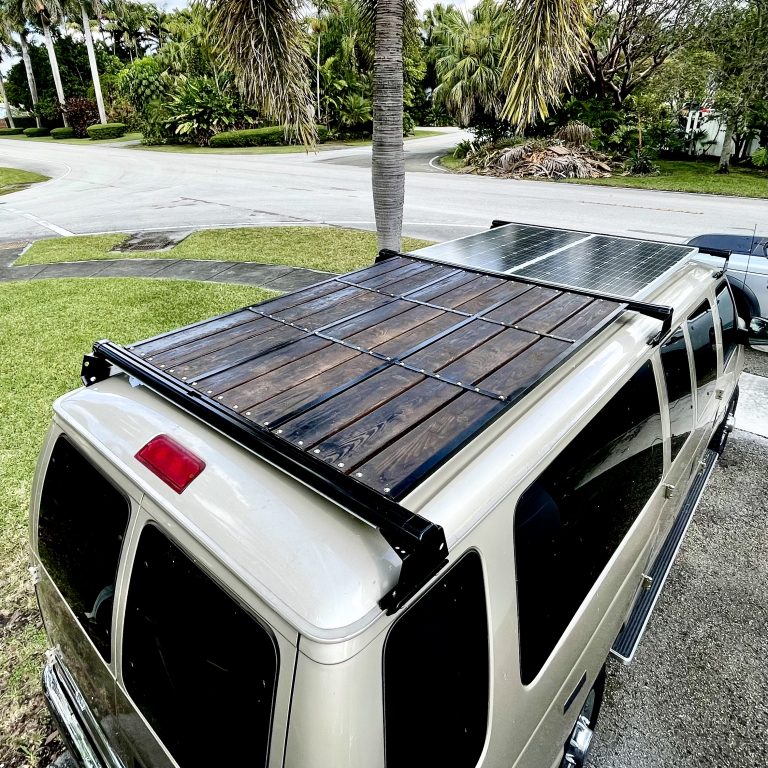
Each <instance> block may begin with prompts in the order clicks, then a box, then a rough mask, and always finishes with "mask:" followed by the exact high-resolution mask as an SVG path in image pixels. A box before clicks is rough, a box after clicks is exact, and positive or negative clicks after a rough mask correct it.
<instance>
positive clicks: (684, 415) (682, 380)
mask: <svg viewBox="0 0 768 768" xmlns="http://www.w3.org/2000/svg"><path fill="white" fill-rule="evenodd" d="M661 365H662V368H663V369H664V381H665V382H666V384H667V399H668V400H669V422H670V426H671V431H672V461H674V460H675V459H676V458H677V454H678V453H680V449H681V448H682V447H683V445H684V444H685V441H686V440H687V439H688V435H690V434H691V430H692V429H693V394H692V389H691V368H690V365H689V358H688V347H687V345H686V343H685V334H684V333H683V329H682V328H678V329H677V330H676V331H675V332H674V333H673V334H672V335H671V336H670V337H669V340H668V341H666V342H665V343H664V344H663V346H662V347H661Z"/></svg>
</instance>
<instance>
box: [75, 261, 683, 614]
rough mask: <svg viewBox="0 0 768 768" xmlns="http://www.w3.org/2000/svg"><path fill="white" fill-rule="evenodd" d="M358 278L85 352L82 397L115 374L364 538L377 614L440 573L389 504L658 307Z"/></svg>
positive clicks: (454, 278) (421, 522)
mask: <svg viewBox="0 0 768 768" xmlns="http://www.w3.org/2000/svg"><path fill="white" fill-rule="evenodd" d="M382 256H383V258H382V259H381V260H379V261H378V262H377V263H376V264H374V265H373V266H372V267H368V268H367V269H363V270H360V271H358V272H353V273H350V274H347V275H342V276H340V277H334V278H331V279H329V280H325V281H323V282H322V283H318V284H316V285H315V286H312V287H310V288H307V289H304V290H301V291H297V292H295V293H291V294H285V295H283V296H281V297H279V298H277V299H272V300H269V301H267V302H265V303H263V304H259V305H254V306H250V307H246V308H244V309H242V310H238V311H236V312H232V313H229V314H226V315H222V316H220V317H217V318H212V319H211V320H207V321H203V322H201V323H196V324H194V325H191V326H187V327H185V328H181V329H178V330H175V331H171V332H169V333H166V334H161V335H160V336H157V337H154V338H152V339H147V340H145V341H141V342H137V343H136V344H133V345H130V346H129V347H123V346H120V345H118V344H114V343H113V342H110V341H107V340H105V341H100V342H97V343H96V344H94V347H93V354H91V355H86V356H85V358H84V361H83V369H82V376H83V382H84V383H85V385H86V386H89V385H92V384H94V383H96V382H97V381H101V380H103V379H104V378H106V377H108V376H111V375H113V374H115V373H118V372H119V371H123V372H125V373H126V374H128V375H129V376H131V377H133V378H135V379H137V380H138V381H140V382H142V383H143V384H146V385H147V386H149V387H150V388H152V389H153V390H155V391H156V392H158V393H159V394H160V395H162V396H163V397H165V398H167V399H168V400H170V401H171V402H173V403H175V404H177V405H178V406H179V407H181V408H183V409H184V410H186V411H188V412H189V413H191V414H193V415H195V416H196V417H198V418H200V419H201V420H202V421H204V422H205V423H207V424H209V425H211V426H212V427H214V428H216V429H218V430H219V431H221V432H222V433H224V434H226V435H228V436H230V437H231V438H232V439H234V440H236V441H237V442H239V443H241V444H242V445H243V446H245V447H246V448H248V449H249V450H251V451H253V452H254V453H255V454H257V455H259V456H261V457H263V458H264V459H266V460H267V461H269V462H271V463H272V464H274V465H275V466H277V467H279V468H280V469H281V470H283V471H285V472H287V473H289V474H290V475H291V476H292V477H294V478H296V479H298V480H299V481H301V482H303V483H305V484H306V485H308V486H309V487H311V488H313V489H314V490H316V491H317V492H319V493H321V494H322V495H324V496H326V497H327V498H329V499H331V500H332V501H334V502H336V503H337V504H339V505H340V506H342V507H343V508H344V509H346V510H348V511H349V512H350V513H352V514H353V515H355V516H357V517H359V518H360V519H362V520H364V521H365V522H367V523H369V524H370V525H373V526H375V527H376V528H377V529H378V530H379V531H380V532H381V534H382V536H383V537H384V538H385V539H386V541H387V542H388V543H389V544H390V546H392V548H393V549H394V551H395V552H396V553H397V555H398V556H399V557H400V559H401V560H402V568H401V572H400V577H399V581H398V583H397V585H396V586H395V587H394V588H393V589H392V590H390V592H389V593H388V594H386V595H385V596H384V597H383V598H382V599H381V601H380V606H381V608H382V609H384V610H386V611H388V612H390V613H392V612H394V611H396V610H398V608H400V607H401V606H402V605H403V604H404V603H405V602H406V601H407V600H408V599H409V598H410V597H411V596H413V595H414V594H415V593H416V592H417V591H418V590H419V589H420V588H421V587H422V586H423V585H424V584H425V583H426V582H427V581H428V580H429V579H430V577H431V576H432V575H433V574H434V573H436V572H437V571H439V570H440V568H442V567H443V566H444V565H445V563H446V562H447V555H448V550H447V545H446V539H445V535H444V532H443V530H442V528H441V527H440V526H439V525H436V524H434V523H432V522H431V521H429V520H426V519H425V518H423V517H421V516H420V515H418V514H414V513H413V512H411V511H410V510H408V509H407V508H406V507H404V506H403V505H402V503H400V502H401V500H402V499H403V498H404V497H405V496H407V495H408V494H409V493H410V492H411V491H412V490H413V489H414V488H415V487H416V486H417V485H418V484H419V483H421V482H422V481H423V480H424V479H425V478H426V477H427V476H428V475H429V474H431V473H432V472H434V471H435V470H436V469H438V468H439V467H440V466H442V465H443V464H444V463H445V462H446V461H447V460H448V459H449V458H451V457H452V456H453V455H454V454H456V453H457V452H458V451H459V450H461V449H462V448H463V447H464V446H465V445H467V443H469V442H470V441H471V440H473V439H474V438H475V437H477V436H478V435H479V434H480V433H481V432H482V431H483V430H485V429H486V428H487V427H488V426H490V424H491V423H493V422H494V421H495V420H496V419H497V418H498V417H499V416H501V415H502V414H503V413H505V412H506V411H507V410H508V409H509V408H510V407H512V406H513V405H514V404H515V403H517V402H519V401H520V399H521V398H523V397H524V396H525V395H526V394H527V393H528V392H530V391H531V390H532V389H534V388H535V387H536V386H537V385H538V384H539V383H540V382H541V381H542V380H543V379H545V378H546V377H547V376H549V375H550V374H551V373H552V372H553V371H555V370H556V369H557V368H558V367H559V366H560V365H562V364H563V363H564V362H565V361H566V360H567V359H569V358H570V357H572V356H573V354H575V352H576V351H577V350H578V349H580V348H581V347H582V346H583V345H584V344H585V343H587V342H588V341H589V340H590V339H592V338H593V337H594V336H595V335H596V334H598V333H600V332H601V331H602V330H603V329H604V328H605V327H607V326H608V325H609V324H611V323H612V322H613V321H614V320H615V319H616V318H617V317H619V316H620V315H622V314H623V313H624V312H625V311H626V310H634V311H640V312H644V313H645V314H648V315H650V316H652V317H655V318H657V319H659V320H662V332H665V329H668V328H669V325H670V323H671V314H672V311H671V309H670V308H668V307H659V306H656V305H651V304H645V303H643V302H635V301H633V300H628V299H626V298H623V297H612V296H609V295H604V294H595V293H589V292H587V291H583V290H573V289H569V288H563V287H561V286H556V285H552V284H546V283H544V282H543V281H535V280H528V279H521V278H518V277H512V276H509V275H503V274H502V275H496V274H491V273H489V272H483V271H481V270H477V269H472V268H465V267H457V266H456V265H453V264H441V263H435V262H433V261H430V260H427V259H420V258H417V257H414V256H407V255H402V254H394V253H384V254H383V255H382Z"/></svg>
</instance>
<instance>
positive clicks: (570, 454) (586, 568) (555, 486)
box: [515, 363, 664, 683]
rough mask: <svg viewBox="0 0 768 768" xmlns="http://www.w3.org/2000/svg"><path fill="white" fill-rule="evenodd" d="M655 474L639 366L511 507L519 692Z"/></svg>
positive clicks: (648, 373) (648, 378)
mask: <svg viewBox="0 0 768 768" xmlns="http://www.w3.org/2000/svg"><path fill="white" fill-rule="evenodd" d="M663 468H664V459H663V439H662V432H661V417H660V414H659V401H658V394H657V390H656V382H655V379H654V376H653V368H652V366H651V364H650V363H646V364H645V365H643V367H642V368H640V370H639V371H638V372H637V373H636V374H635V375H634V376H633V377H632V378H631V379H630V381H629V382H627V384H625V385H624V386H623V387H622V389H621V390H620V391H619V392H618V394H616V395H615V396H614V397H613V399H612V400H611V401H610V402H609V403H608V404H607V405H606V406H605V407H604V408H603V409H602V410H601V411H600V412H599V413H598V414H597V416H595V417H594V418H593V419H592V420H591V421H590V422H589V424H587V426H586V427H585V428H584V429H583V430H582V431H581V432H580V433H579V434H578V435H577V436H576V437H575V438H574V439H573V440H572V441H571V443H570V444H569V445H568V446H566V448H565V449H564V450H563V452H562V453H561V454H560V455H559V456H558V457H557V458H556V459H555V460H554V461H553V462H552V464H550V465H549V467H548V468H547V469H546V470H545V471H544V472H543V473H542V474H541V475H540V476H539V478H538V479H537V480H536V482H534V483H533V484H532V485H531V486H530V487H529V488H528V489H527V490H526V491H525V493H524V494H523V495H522V496H521V497H520V500H519V502H518V505H517V509H516V511H515V560H516V567H517V598H518V617H519V630H520V666H521V677H522V680H523V682H524V683H529V682H530V681H531V680H533V678H534V677H535V676H536V675H537V674H538V672H539V670H540V669H541V667H542V665H543V664H544V662H545V661H546V660H547V657H548V656H549V655H550V653H551V652H552V650H553V648H554V647H555V645H556V644H557V641H558V640H559V639H560V636H561V635H562V634H563V631H564V630H565V628H566V627H567V626H568V624H569V623H570V621H571V619H572V618H573V615H574V614H575V613H576V611H577V610H578V608H579V606H580V605H581V603H582V602H583V601H584V598H585V597H586V595H587V593H588V592H589V590H590V589H591V588H592V585H593V584H594V583H595V581H596V580H597V578H598V576H599V575H600V573H601V572H602V570H603V568H604V567H605V565H606V563H607V562H608V560H609V559H610V557H611V555H613V553H614V551H615V550H616V548H617V547H618V545H619V544H620V543H621V541H622V539H623V538H624V536H625V535H626V533H627V531H628V530H629V528H630V526H631V525H632V523H633V522H634V520H635V518H636V517H637V516H638V514H639V513H640V511H641V510H642V509H643V507H644V506H645V504H646V502H647V501H648V499H649V498H650V496H651V494H652V493H653V491H654V489H655V488H656V486H657V485H658V483H659V482H660V480H661V475H662V471H663Z"/></svg>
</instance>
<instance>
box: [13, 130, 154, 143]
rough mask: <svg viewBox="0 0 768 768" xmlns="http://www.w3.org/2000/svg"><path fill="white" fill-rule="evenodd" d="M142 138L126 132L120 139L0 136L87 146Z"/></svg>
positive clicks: (19, 139)
mask: <svg viewBox="0 0 768 768" xmlns="http://www.w3.org/2000/svg"><path fill="white" fill-rule="evenodd" d="M140 138H141V134H140V133H126V134H125V136H121V137H120V138H119V139H99V140H94V139H54V138H53V136H39V137H38V138H34V139H32V138H30V137H29V136H24V135H23V134H22V135H20V136H0V139H9V140H10V141H28V142H34V143H36V144H39V143H40V142H52V143H56V144H78V145H80V146H85V145H86V144H90V145H92V146H96V145H98V144H117V143H119V142H123V141H136V140H138V139H140Z"/></svg>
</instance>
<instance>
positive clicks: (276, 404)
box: [248, 355, 382, 434]
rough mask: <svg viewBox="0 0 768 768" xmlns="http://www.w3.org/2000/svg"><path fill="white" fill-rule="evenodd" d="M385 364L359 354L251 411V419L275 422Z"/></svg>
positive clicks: (260, 421)
mask: <svg viewBox="0 0 768 768" xmlns="http://www.w3.org/2000/svg"><path fill="white" fill-rule="evenodd" d="M381 365H382V362H381V360H377V359H376V358H374V357H371V356H370V355H358V356H357V357H354V358H352V359H351V360H348V361H346V362H344V363H341V365H337V366H335V367H334V368H329V369H328V370H327V371H325V372H324V373H321V374H319V375H318V376H313V377H312V378H311V379H308V380H307V381H305V382H304V383H303V384H300V385H299V386H297V387H291V389H289V390H287V391H286V392H283V393H282V394H280V395H276V396H275V397H272V398H270V399H269V400H266V401H264V402H263V403H261V404H260V405H257V406H253V407H252V408H249V409H248V410H249V411H250V413H251V415H250V416H249V417H248V418H249V419H251V420H252V421H255V422H257V423H260V424H263V423H264V422H270V423H272V422H273V421H275V420H276V419H279V418H283V417H285V416H287V415H288V414H290V413H292V412H293V411H296V410H297V409H298V408H304V407H306V406H307V405H309V404H310V403H312V402H313V401H315V400H317V399H318V398H320V397H322V396H323V395H326V394H327V393H328V392H331V391H333V390H335V389H338V388H339V387H343V386H344V385H345V384H347V383H351V382H353V381H355V380H357V379H359V378H360V377H361V376H364V375H366V374H368V373H370V372H371V371H373V370H374V369H376V368H379V367H381ZM281 434H282V432H281Z"/></svg>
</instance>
